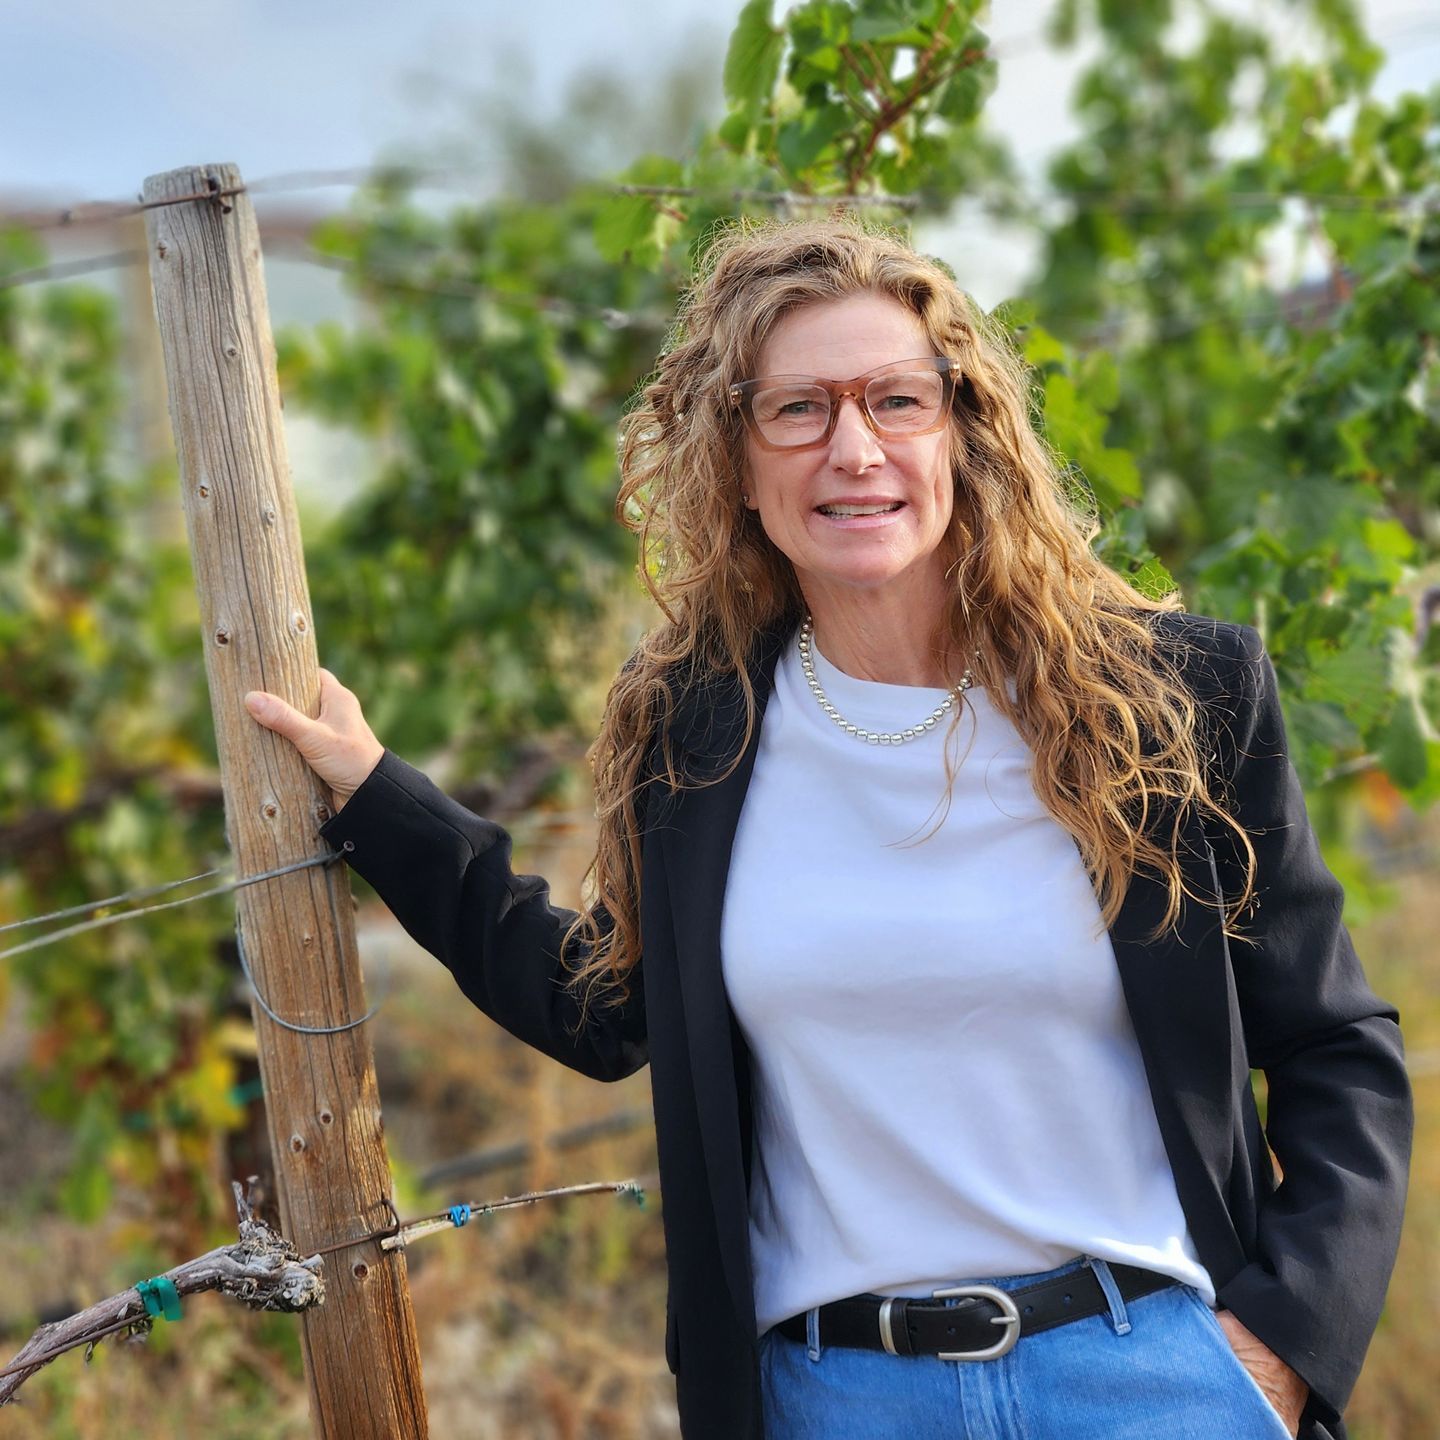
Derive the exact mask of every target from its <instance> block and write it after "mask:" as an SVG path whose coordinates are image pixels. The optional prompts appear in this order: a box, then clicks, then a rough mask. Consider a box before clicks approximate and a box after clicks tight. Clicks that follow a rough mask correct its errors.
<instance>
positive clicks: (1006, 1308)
mask: <svg viewBox="0 0 1440 1440" xmlns="http://www.w3.org/2000/svg"><path fill="white" fill-rule="evenodd" d="M933 1294H934V1296H935V1298H936V1299H937V1300H939V1299H942V1298H944V1297H946V1296H949V1295H978V1296H980V1297H981V1298H982V1299H985V1300H993V1301H994V1302H995V1303H996V1304H997V1305H998V1306H999V1307H1000V1309H1001V1311H1002V1312H1003V1313H1002V1314H999V1315H996V1316H994V1317H993V1318H992V1319H991V1321H990V1323H991V1324H992V1325H1004V1326H1006V1327H1007V1328H1006V1330H1005V1333H1004V1334H1003V1335H1002V1336H1001V1337H1000V1339H999V1340H998V1341H997V1342H996V1343H995V1344H994V1345H992V1346H991V1347H990V1348H989V1349H988V1350H958V1351H955V1352H954V1353H949V1354H947V1353H945V1352H943V1351H942V1352H941V1353H940V1354H939V1355H937V1356H936V1357H935V1358H936V1359H937V1360H997V1359H999V1357H1000V1356H1001V1355H1006V1354H1008V1353H1009V1352H1010V1351H1011V1350H1013V1349H1014V1348H1015V1343H1016V1341H1018V1340H1019V1339H1020V1309H1019V1307H1018V1306H1017V1305H1016V1304H1015V1302H1014V1301H1013V1300H1012V1299H1011V1298H1010V1296H1009V1293H1008V1292H1007V1291H1004V1290H1002V1289H1000V1287H999V1286H998V1285H955V1286H952V1287H951V1288H949V1289H947V1290H936V1291H934V1292H933Z"/></svg>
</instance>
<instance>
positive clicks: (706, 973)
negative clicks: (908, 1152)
mask: <svg viewBox="0 0 1440 1440" xmlns="http://www.w3.org/2000/svg"><path fill="white" fill-rule="evenodd" d="M788 634H789V630H788V628H787V629H781V630H776V631H771V632H766V633H764V634H762V636H761V637H760V640H759V643H758V644H757V647H756V650H755V651H754V652H753V654H752V658H751V662H750V665H749V673H750V676H751V681H752V683H753V684H754V686H755V699H756V705H757V707H758V713H757V715H756V720H755V729H754V732H753V733H752V734H751V736H750V743H749V744H748V745H747V746H746V747H745V751H744V754H743V755H742V756H741V757H740V761H739V763H738V764H737V765H736V767H735V769H734V771H733V772H732V773H731V774H730V775H729V776H727V777H726V778H725V779H724V780H721V781H719V782H718V783H716V784H711V785H705V786H703V787H701V788H698V789H687V790H683V791H681V792H680V794H679V795H678V796H676V797H675V798H674V799H673V801H671V802H670V804H669V806H668V807H667V810H666V818H665V823H664V824H663V825H662V826H661V827H660V843H661V847H662V850H663V853H664V856H665V873H666V876H667V877H668V880H669V884H670V889H671V894H670V908H671V914H672V916H673V918H674V924H675V955H676V962H677V965H678V968H679V973H680V991H681V996H682V999H683V1001H684V1007H685V1029H686V1035H687V1038H688V1041H689V1046H690V1064H691V1073H692V1075H693V1076H694V1081H695V1103H696V1106H697V1108H698V1111H699V1117H698V1118H699V1124H700V1139H701V1143H702V1146H703V1148H704V1152H705V1166H706V1171H707V1174H708V1176H709V1180H710V1193H711V1199H712V1201H713V1203H714V1207H715V1226H716V1232H717V1234H718V1237H719V1243H720V1253H721V1260H722V1263H723V1266H724V1269H725V1275H726V1278H727V1280H728V1281H729V1285H730V1290H731V1295H732V1299H733V1302H734V1305H735V1310H736V1314H737V1315H738V1317H739V1321H740V1324H741V1327H742V1329H744V1330H745V1332H746V1333H747V1334H753V1331H754V1326H755V1297H754V1282H753V1277H752V1276H751V1273H750V1233H749V1214H750V1210H749V1196H748V1193H747V1189H746V1161H747V1158H748V1157H747V1156H746V1154H745V1143H746V1141H745V1137H744V1136H743V1135H742V1129H741V1106H740V1104H739V1103H737V1102H738V1098H739V1096H740V1094H741V1091H742V1085H743V1090H744V1092H745V1093H746V1094H748V1091H749V1081H750V1077H749V1075H748V1074H746V1075H744V1076H740V1075H739V1073H738V1072H739V1069H740V1062H741V1061H743V1060H744V1059H745V1057H746V1056H748V1050H747V1049H746V1047H745V1042H744V1039H743V1037H742V1036H741V1035H740V1033H739V1026H738V1024H737V1023H736V1022H735V1020H734V1019H733V1017H732V1014H731V1011H730V1004H729V1000H728V997H727V996H726V993H725V981H724V975H723V973H722V971H721V968H720V923H721V916H722V912H723V908H724V904H725V887H726V881H727V878H728V875H729V870H730V852H731V849H732V848H733V846H734V842H735V830H736V826H737V825H738V823H739V820H740V810H741V807H742V806H743V805H744V803H745V792H746V790H747V789H748V788H749V784H750V776H751V774H752V773H753V771H754V769H755V756H756V752H757V750H758V748H759V742H760V722H761V719H762V718H763V716H764V711H765V704H766V701H767V700H768V699H769V696H770V690H771V686H772V682H773V678H774V673H775V664H776V661H777V660H778V658H779V654H780V649H781V646H782V645H783V643H784V640H785V639H786V637H787V636H788ZM744 733H745V704H744V695H743V692H742V690H741V686H740V682H739V680H738V679H736V678H735V677H726V678H725V679H724V680H723V681H721V682H718V683H715V684H712V685H709V686H707V687H706V688H705V690H704V691H703V692H702V693H700V694H698V695H691V696H687V697H686V698H685V700H684V701H683V702H682V704H681V705H680V706H679V707H678V708H677V712H676V715H675V719H674V722H673V724H672V727H671V739H672V741H673V743H674V744H675V746H676V748H677V749H678V750H680V751H683V752H685V757H688V761H689V765H690V773H691V774H692V775H694V776H696V778H705V777H707V776H709V775H712V774H716V773H718V772H719V771H720V770H722V769H723V768H724V767H725V765H726V764H728V763H729V760H730V759H731V758H732V757H733V756H734V754H735V752H736V750H737V749H738V748H739V746H740V741H741V738H742V737H743V735H744ZM685 757H681V758H685Z"/></svg>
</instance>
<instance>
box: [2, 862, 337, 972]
mask: <svg viewBox="0 0 1440 1440" xmlns="http://www.w3.org/2000/svg"><path fill="white" fill-rule="evenodd" d="M342 854H343V852H342V851H339V850H336V851H333V852H332V853H331V854H329V855H315V856H312V857H311V858H310V859H308V860H296V861H295V862H294V863H293V864H290V865H280V866H277V867H276V868H275V869H274V870H262V871H261V872H260V873H259V874H258V875H246V876H244V877H243V878H242V879H239V880H232V881H231V882H230V883H229V884H227V885H216V886H213V887H212V888H211V889H209V890H201V891H199V892H197V893H196V894H194V895H187V896H186V897H185V898H184V899H183V900H167V901H165V902H164V903H163V904H160V905H141V906H139V907H137V908H136V909H134V910H124V911H122V912H121V913H120V914H118V915H102V916H101V917H100V918H99V919H97V920H86V921H85V922H83V923H82V924H80V925H69V926H67V927H66V928H65V929H63V930H56V931H54V932H52V933H51V934H49V935H42V936H40V937H39V939H37V940H27V941H26V942H25V943H24V944H23V945H12V946H10V948H9V949H8V950H0V960H4V959H5V958H6V957H7V956H10V955H23V954H24V953H25V952H26V951H27V950H39V949H40V948H41V947H42V946H45V945H54V944H56V943H57V942H58V941H61V940H68V939H69V938H70V937H71V936H72V935H82V934H84V933H85V932H86V931H87V930H100V929H102V928H103V927H105V926H106V925H118V924H119V923H120V922H121V921H122V920H133V919H134V918H135V917H136V916H137V915H149V914H153V913H154V912H155V911H157V910H174V909H176V908H177V907H179V906H181V905H191V904H193V903H194V902H195V901H196V900H208V899H210V898H211V897H212V896H214V895H228V894H229V893H230V892H231V891H232V890H239V889H241V888H243V887H244V886H246V885H255V884H258V883H259V882H260V881H261V880H272V879H274V878H275V876H277V875H289V874H291V873H292V872H293V871H295V870H305V869H308V868H309V867H310V866H312V865H333V864H334V863H335V862H336V861H337V860H339V859H340V858H341V857H342ZM219 873H220V872H219V870H218V869H217V870H204V871H202V872H201V873H200V874H199V875H191V876H190V877H189V878H188V879H186V880H171V881H170V882H168V883H167V884H164V885H152V886H150V887H149V888H148V889H143V890H127V891H126V892H125V893H124V894H123V895H112V896H111V897H110V898H109V899H108V900H96V901H92V902H91V903H90V904H88V905H72V906H71V907H70V908H69V909H67V910H52V911H51V912H50V913H49V914H48V915H33V916H31V917H30V918H29V919H28V920H15V921H12V922H11V923H9V924H8V925H0V930H16V929H19V928H20V927H21V926H22V925H38V924H39V923H40V922H41V921H42V920H59V919H62V918H64V917H65V916H68V915H80V914H84V913H85V912H86V911H91V910H103V909H104V908H105V907H106V906H107V905H117V904H119V903H120V902H122V901H124V900H132V899H141V898H143V897H145V896H146V895H158V894H160V893H161V892H162V891H165V890H173V889H175V888H176V887H177V886H179V885H190V884H193V883H194V882H195V881H196V880H204V879H206V878H208V877H209V876H211V875H218V874H219Z"/></svg>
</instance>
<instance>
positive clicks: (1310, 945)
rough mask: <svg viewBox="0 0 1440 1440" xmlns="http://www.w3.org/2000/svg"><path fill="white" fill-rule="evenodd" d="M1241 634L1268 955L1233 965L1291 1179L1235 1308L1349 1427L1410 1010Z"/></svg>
mask: <svg viewBox="0 0 1440 1440" xmlns="http://www.w3.org/2000/svg"><path fill="white" fill-rule="evenodd" d="M1232 629H1233V630H1234V631H1236V632H1238V635H1239V655H1238V657H1237V659H1238V662H1239V676H1240V683H1239V686H1238V689H1237V698H1238V703H1237V706H1236V711H1235V718H1234V723H1233V727H1232V728H1231V730H1230V739H1231V741H1232V743H1233V749H1232V748H1229V747H1226V748H1227V749H1229V763H1230V767H1231V768H1230V769H1229V773H1230V774H1231V777H1232V779H1231V787H1230V790H1231V802H1232V804H1233V805H1234V806H1235V807H1236V809H1235V810H1233V811H1232V813H1233V814H1235V817H1236V818H1237V819H1238V820H1239V821H1240V823H1241V824H1242V825H1243V826H1244V827H1245V828H1246V830H1247V831H1248V833H1249V834H1250V837H1251V841H1252V843H1253V845H1254V846H1255V852H1256V858H1257V862H1258V864H1257V870H1256V875H1255V884H1256V890H1257V899H1258V904H1257V906H1256V908H1255V910H1254V912H1253V917H1252V919H1251V920H1250V922H1249V924H1248V925H1246V926H1242V930H1241V933H1242V934H1248V935H1250V937H1251V938H1252V939H1253V940H1254V941H1255V942H1256V943H1255V944H1253V945H1250V944H1245V943H1244V942H1243V941H1242V942H1239V943H1236V942H1232V943H1231V946H1230V954H1231V965H1232V969H1233V971H1234V976H1235V984H1236V989H1237V993H1238V996H1239V1002H1240V1011H1241V1017H1242V1021H1243V1025H1244V1036H1245V1044H1246V1048H1247V1050H1248V1053H1249V1060H1250V1065H1251V1067H1252V1068H1254V1069H1259V1070H1262V1071H1264V1073H1265V1076H1266V1080H1267V1084H1268V1103H1267V1117H1266V1124H1265V1133H1266V1137H1267V1139H1268V1140H1269V1143H1270V1146H1271V1149H1272V1150H1273V1151H1274V1153H1275V1157H1276V1159H1277V1160H1278V1161H1279V1163H1280V1167H1281V1171H1282V1178H1281V1183H1280V1184H1279V1186H1278V1187H1277V1188H1276V1189H1275V1190H1274V1192H1273V1193H1272V1194H1270V1195H1269V1196H1268V1197H1267V1198H1266V1199H1265V1200H1264V1201H1263V1202H1262V1206H1261V1210H1260V1214H1259V1226H1258V1251H1259V1253H1258V1255H1257V1257H1256V1258H1255V1259H1254V1260H1253V1261H1252V1262H1251V1263H1250V1264H1248V1265H1246V1266H1245V1267H1244V1268H1243V1269H1242V1270H1241V1271H1240V1272H1239V1273H1238V1274H1236V1275H1235V1276H1233V1277H1232V1278H1231V1279H1230V1280H1229V1281H1228V1283H1226V1284H1224V1285H1223V1286H1221V1288H1220V1290H1219V1295H1218V1299H1219V1303H1220V1304H1221V1305H1222V1306H1224V1307H1225V1308H1227V1309H1230V1310H1233V1311H1234V1313H1235V1314H1236V1315H1237V1316H1238V1317H1239V1318H1240V1320H1241V1323H1242V1324H1244V1325H1245V1326H1246V1327H1247V1328H1248V1329H1249V1330H1251V1331H1252V1332H1253V1333H1254V1334H1255V1335H1257V1336H1258V1337H1259V1338H1260V1339H1261V1340H1262V1341H1264V1343H1265V1344H1266V1345H1268V1346H1269V1347H1270V1348H1271V1349H1272V1350H1273V1351H1275V1353H1276V1354H1277V1355H1279V1356H1280V1358H1281V1359H1282V1360H1284V1361H1285V1362H1286V1364H1288V1365H1289V1366H1291V1368H1292V1369H1294V1370H1296V1371H1298V1372H1299V1374H1300V1376H1301V1377H1302V1378H1303V1379H1304V1380H1305V1381H1306V1382H1307V1383H1308V1384H1309V1386H1310V1391H1311V1394H1310V1399H1309V1402H1308V1404H1307V1407H1306V1411H1305V1417H1306V1420H1307V1421H1309V1420H1316V1421H1319V1422H1320V1423H1321V1424H1324V1425H1333V1424H1334V1423H1335V1422H1336V1421H1338V1420H1339V1419H1340V1413H1341V1411H1342V1410H1343V1409H1344V1407H1345V1404H1346V1402H1347V1400H1348V1398H1349V1396H1350V1392H1351V1390H1352V1389H1353V1387H1354V1384H1355V1381H1356V1378H1357V1377H1358V1375H1359V1373H1360V1368H1361V1364H1362V1363H1363V1361H1364V1358H1365V1351H1366V1348H1367V1347H1368V1346H1369V1343H1370V1340H1371V1337H1372V1336H1373V1334H1374V1331H1375V1327H1376V1325H1377V1324H1378V1323H1379V1318H1380V1313H1381V1310H1382V1308H1383V1306H1384V1302H1385V1292H1386V1289H1387V1287H1388V1285H1389V1281H1390V1274H1391V1271H1392V1270H1393V1268H1394V1264H1395V1258H1396V1252H1397V1250H1398V1247H1399V1243H1400V1226H1401V1218H1402V1216H1403V1213H1404V1208H1405V1191H1406V1184H1407V1178H1408V1174H1409V1163H1410V1147H1411V1138H1412V1133H1413V1129H1414V1109H1413V1098H1412V1094H1411V1088H1410V1082H1409V1078H1408V1076H1407V1073H1406V1069H1405V1058H1404V1046H1403V1043H1402V1041H1401V1036H1400V1028H1399V1019H1400V1017H1399V1012H1398V1011H1397V1010H1396V1009H1395V1007H1394V1006H1393V1005H1390V1004H1387V1003H1386V1002H1385V1001H1384V1000H1382V999H1380V998H1379V996H1377V995H1376V994H1375V993H1374V992H1373V991H1372V990H1371V989H1370V987H1369V985H1368V984H1367V982H1366V978H1365V974H1364V972H1363V970H1362V968H1361V965H1360V961H1359V959H1358V958H1357V956H1356V954H1355V948H1354V945H1353V944H1352V942H1351V939H1350V935H1349V933H1348V931H1347V930H1346V928H1345V926H1344V924H1343V922H1342V919H1341V911H1342V906H1343V899H1344V897H1343V893H1342V890H1341V886H1340V882H1339V881H1338V880H1337V879H1336V878H1335V876H1334V875H1333V874H1331V872H1330V870H1329V869H1328V868H1327V867H1326V865H1325V862H1324V860H1323V859H1322V858H1321V855H1320V850H1319V846H1318V844H1317V842H1316V839H1315V835H1314V832H1313V831H1312V830H1311V828H1310V824H1309V821H1308V819H1307V816H1306V811H1305V801H1304V796H1303V795H1302V793H1301V789H1300V782H1299V780H1298V778H1297V777H1296V773H1295V768H1294V766H1293V764H1292V763H1291V761H1290V759H1289V756H1288V753H1287V750H1286V738H1285V723H1284V719H1283V716H1282V714H1281V709H1280V699H1279V693H1278V689H1277V685H1276V679H1275V669H1274V666H1273V665H1272V663H1271V661H1270V657H1269V656H1268V655H1267V654H1266V652H1265V647H1264V644H1263V642H1262V640H1261V638H1260V635H1259V632H1258V631H1256V630H1255V629H1253V628H1252V627H1250V626H1248V625H1241V626H1237V627H1232ZM1233 838H1234V837H1233V835H1232V843H1233ZM1218 849H1219V854H1218V856H1217V860H1218V862H1219V863H1220V864H1221V865H1222V866H1223V867H1225V869H1226V871H1228V873H1227V874H1226V875H1225V877H1224V879H1223V881H1222V888H1223V889H1224V890H1225V891H1226V892H1227V893H1229V894H1237V893H1239V888H1240V885H1241V871H1240V869H1239V860H1240V857H1239V855H1238V854H1237V853H1236V851H1235V850H1230V849H1228V848H1227V847H1226V846H1224V845H1223V844H1222V845H1221V846H1219V847H1218ZM1237 849H1238V847H1237ZM1301 1433H1302V1434H1304V1433H1305V1428H1304V1425H1303V1424H1302V1429H1301Z"/></svg>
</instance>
